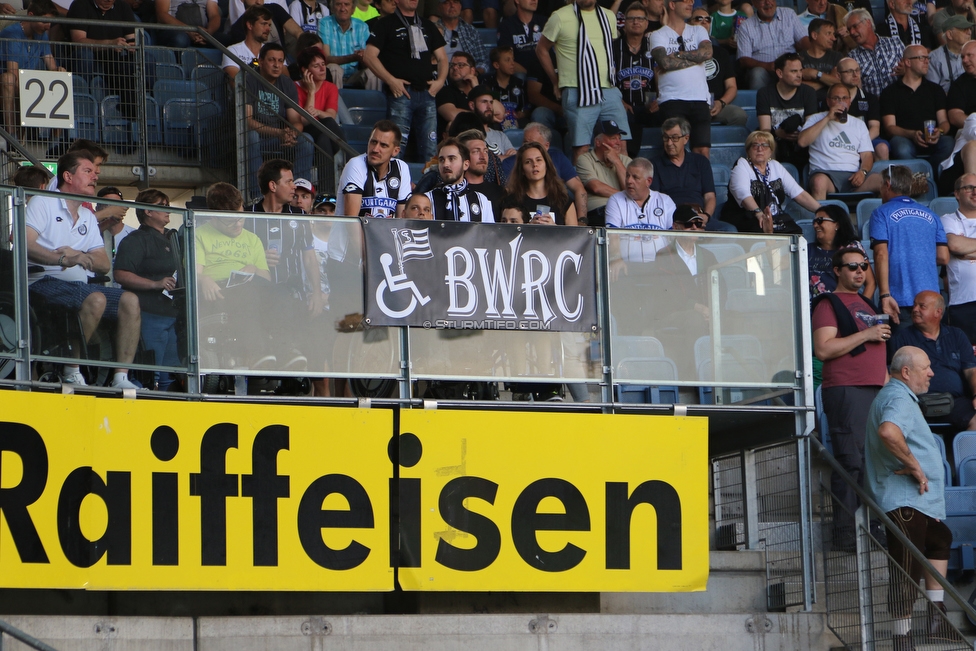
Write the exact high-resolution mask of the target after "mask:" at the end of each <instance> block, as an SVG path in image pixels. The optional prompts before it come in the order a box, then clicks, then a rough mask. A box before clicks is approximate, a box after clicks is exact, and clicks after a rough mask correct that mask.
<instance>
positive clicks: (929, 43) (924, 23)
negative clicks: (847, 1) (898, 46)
mask: <svg viewBox="0 0 976 651" xmlns="http://www.w3.org/2000/svg"><path fill="white" fill-rule="evenodd" d="M885 15H887V14H885ZM909 20H911V21H913V22H914V23H915V25H916V26H917V27H918V34H919V39H920V40H921V45H924V46H925V47H926V49H928V50H931V49H932V47H933V46H937V45H938V43H937V42H936V41H935V36H933V35H932V28H931V27H930V26H929V21H928V19H926V18H925V17H923V16H914V15H913V16H909ZM895 26H896V27H897V28H898V29H896V30H894V31H895V32H896V33H894V34H892V33H891V32H892V31H893V30H892V29H891V25H890V23H889V22H888V21H887V20H882V21H881V22H880V23H878V30H877V31H878V36H894V37H895V38H898V39H899V40H900V41H901V42H902V43H904V44H905V46H906V47H907V46H909V45H911V41H912V32H913V31H914V30H912V26H911V25H909V26H908V29H904V28H902V26H901V25H899V24H898V23H895Z"/></svg>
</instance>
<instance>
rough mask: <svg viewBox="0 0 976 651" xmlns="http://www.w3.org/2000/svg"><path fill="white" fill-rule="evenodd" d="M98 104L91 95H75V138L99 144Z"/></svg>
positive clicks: (73, 133) (73, 132) (73, 134)
mask: <svg viewBox="0 0 976 651" xmlns="http://www.w3.org/2000/svg"><path fill="white" fill-rule="evenodd" d="M98 127H99V120H98V102H96V101H95V98H94V97H92V96H91V95H87V94H83V93H75V128H74V130H73V131H72V137H73V138H87V139H88V140H94V141H95V142H99V141H100V140H101V137H100V133H99V128H98Z"/></svg>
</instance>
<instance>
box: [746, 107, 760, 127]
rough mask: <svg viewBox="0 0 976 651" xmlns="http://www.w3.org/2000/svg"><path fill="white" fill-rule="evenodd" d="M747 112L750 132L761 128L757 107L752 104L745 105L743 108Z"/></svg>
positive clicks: (747, 125) (747, 123)
mask: <svg viewBox="0 0 976 651" xmlns="http://www.w3.org/2000/svg"><path fill="white" fill-rule="evenodd" d="M742 110H743V111H745V112H746V130H747V131H748V132H749V133H752V132H753V131H758V130H759V116H758V115H757V114H756V109H755V108H754V107H752V106H744V107H743V108H742Z"/></svg>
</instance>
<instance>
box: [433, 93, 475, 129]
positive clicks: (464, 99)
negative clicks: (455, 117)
mask: <svg viewBox="0 0 976 651" xmlns="http://www.w3.org/2000/svg"><path fill="white" fill-rule="evenodd" d="M434 104H436V106H437V108H440V107H442V106H444V105H445V104H450V105H452V106H456V107H457V108H459V109H461V110H463V111H470V110H471V107H470V106H469V105H468V96H467V95H465V94H464V93H463V92H461V89H460V88H458V87H457V86H455V85H454V84H453V83H447V84H444V87H443V88H441V89H440V91H439V92H438V93H437V97H435V98H434ZM446 130H447V120H445V119H444V118H442V117H441V114H440V112H438V113H437V133H438V134H441V133H444V131H446Z"/></svg>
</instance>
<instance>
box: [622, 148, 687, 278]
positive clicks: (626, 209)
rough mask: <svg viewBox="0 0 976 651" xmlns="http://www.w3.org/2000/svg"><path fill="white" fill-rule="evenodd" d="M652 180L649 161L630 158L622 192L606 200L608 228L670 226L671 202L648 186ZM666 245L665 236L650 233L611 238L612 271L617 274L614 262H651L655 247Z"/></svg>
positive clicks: (652, 171)
mask: <svg viewBox="0 0 976 651" xmlns="http://www.w3.org/2000/svg"><path fill="white" fill-rule="evenodd" d="M653 180H654V166H653V165H652V164H651V161H649V160H647V159H646V158H635V159H634V160H632V161H631V162H630V164H629V165H628V166H627V178H626V181H625V184H624V190H623V192H618V193H617V194H615V195H613V196H612V197H610V200H609V201H608V202H607V228H626V229H636V230H651V231H666V230H670V228H671V224H672V217H673V215H674V208H675V205H674V202H673V201H672V200H671V197H669V196H667V195H666V194H662V193H660V192H657V191H655V190H652V189H651V183H652V182H653ZM621 240H623V241H621ZM666 245H667V241H666V240H665V239H663V238H660V237H657V236H653V235H634V236H631V235H620V236H619V237H617V238H614V239H613V240H611V243H610V265H611V275H616V274H615V271H614V269H613V267H614V264H615V263H617V262H621V261H629V262H653V261H654V258H655V254H656V253H657V251H658V250H659V249H661V248H662V247H664V246H666ZM615 249H616V250H615Z"/></svg>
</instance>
